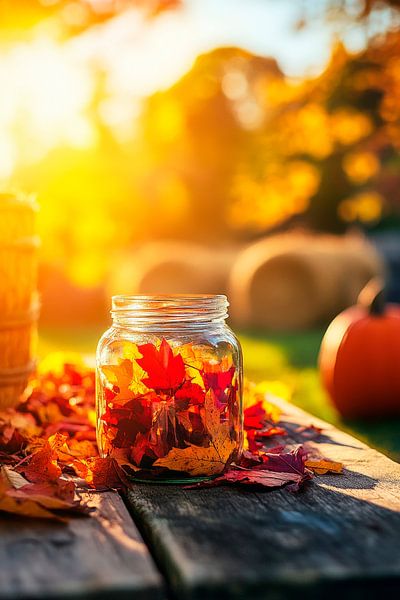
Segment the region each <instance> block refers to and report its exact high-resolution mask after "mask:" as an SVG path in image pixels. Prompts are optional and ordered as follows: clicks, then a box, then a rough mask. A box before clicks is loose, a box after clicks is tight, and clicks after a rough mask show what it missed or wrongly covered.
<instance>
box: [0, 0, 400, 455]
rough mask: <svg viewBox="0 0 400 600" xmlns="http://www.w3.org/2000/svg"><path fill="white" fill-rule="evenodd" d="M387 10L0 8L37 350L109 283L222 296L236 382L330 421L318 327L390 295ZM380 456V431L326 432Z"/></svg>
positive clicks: (217, 5) (1, 170) (220, 2)
mask: <svg viewBox="0 0 400 600" xmlns="http://www.w3.org/2000/svg"><path fill="white" fill-rule="evenodd" d="M399 24H400V2H398V1H397V0H386V1H382V0H380V1H378V0H280V1H277V0H18V2H15V1H14V0H0V90H1V91H0V187H1V188H4V189H7V190H9V189H13V188H14V189H18V190H19V189H22V190H24V191H25V192H28V193H34V194H35V195H37V197H38V201H39V204H40V212H39V229H40V235H41V238H42V248H41V269H40V287H41V297H42V316H41V334H40V335H41V337H40V350H41V353H42V354H43V355H44V354H45V353H46V352H48V351H49V350H55V349H57V350H77V351H83V352H93V351H94V347H95V343H96V339H97V337H98V336H99V334H100V333H101V331H102V330H104V329H105V327H106V326H107V323H108V321H109V316H108V310H109V304H110V296H111V295H112V294H113V293H162V292H164V293H177V292H187V293H201V292H208V293H214V292H215V293H218V292H223V293H227V294H228V295H229V298H230V301H231V322H232V325H233V326H234V327H235V328H236V329H237V330H238V331H239V332H240V333H241V341H242V343H243V346H244V352H245V362H246V371H247V376H248V377H250V378H252V379H255V380H268V385H269V388H270V389H272V390H273V391H274V392H276V393H277V394H279V395H281V396H283V397H285V398H287V399H289V400H292V401H294V402H296V403H297V404H299V405H301V406H303V407H304V408H305V409H307V410H309V411H311V412H312V413H314V414H316V415H318V416H321V417H323V418H325V419H328V420H330V421H332V422H338V416H337V415H336V414H335V412H334V411H333V409H332V408H331V406H330V404H329V402H328V400H327V397H326V395H325V392H324V391H323V390H322V388H321V385H320V383H319V376H318V372H317V368H316V365H317V355H318V349H319V345H320V341H321V339H322V336H323V333H324V330H325V328H326V326H327V324H328V323H329V321H330V320H331V319H332V318H333V317H334V316H335V315H336V314H338V313H339V312H340V311H341V310H343V309H344V308H346V307H347V306H350V305H352V304H354V303H355V301H356V299H357V296H358V294H359V292H360V290H361V289H362V288H363V286H364V285H365V284H366V283H367V282H368V281H369V280H370V279H371V277H374V276H376V275H382V274H383V275H384V276H385V277H386V280H387V291H388V298H389V300H390V301H392V302H400V235H399V232H400V156H399V148H400V32H399ZM341 425H342V426H345V427H347V428H349V429H351V430H352V431H356V433H357V434H358V435H361V436H363V437H366V439H368V440H369V441H372V443H374V445H377V446H379V447H380V448H383V449H384V450H385V451H386V452H389V453H391V454H392V455H393V456H397V457H399V456H400V439H399V438H400V435H399V432H400V427H399V425H398V424H397V425H396V424H394V423H393V422H384V421H382V422H381V423H376V422H375V423H372V424H371V423H370V424H364V423H357V422H352V423H344V424H343V423H342V424H341Z"/></svg>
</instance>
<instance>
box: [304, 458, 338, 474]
mask: <svg viewBox="0 0 400 600" xmlns="http://www.w3.org/2000/svg"><path fill="white" fill-rule="evenodd" d="M304 464H305V466H306V467H307V468H308V469H311V470H312V471H314V473H317V474H318V475H325V473H342V471H343V464H342V463H340V462H334V461H332V460H327V459H326V458H325V459H319V460H306V461H305V463H304Z"/></svg>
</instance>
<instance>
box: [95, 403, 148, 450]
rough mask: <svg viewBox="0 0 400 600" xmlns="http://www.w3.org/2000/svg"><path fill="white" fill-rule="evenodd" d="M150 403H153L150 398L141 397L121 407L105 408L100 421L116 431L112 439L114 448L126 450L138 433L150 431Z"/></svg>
mask: <svg viewBox="0 0 400 600" xmlns="http://www.w3.org/2000/svg"><path fill="white" fill-rule="evenodd" d="M149 396H150V395H149ZM153 396H154V395H153ZM152 401H154V400H153V397H152V396H151V397H150V398H148V397H147V396H142V397H139V398H134V399H133V400H129V402H126V403H125V404H124V405H123V406H117V407H116V408H110V407H108V408H107V410H106V411H105V413H104V414H103V415H102V417H101V419H102V420H103V421H104V422H105V423H106V426H109V427H116V429H117V433H116V436H115V438H114V439H113V446H114V447H115V448H128V447H129V446H131V445H132V444H133V442H134V441H135V438H136V436H137V434H138V433H145V432H146V431H148V430H149V429H150V427H151V423H152V408H151V402H152Z"/></svg>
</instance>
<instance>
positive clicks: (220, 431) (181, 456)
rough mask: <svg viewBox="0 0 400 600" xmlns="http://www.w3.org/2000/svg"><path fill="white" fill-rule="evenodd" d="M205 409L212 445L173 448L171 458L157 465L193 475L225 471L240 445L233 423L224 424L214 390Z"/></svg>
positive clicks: (205, 404)
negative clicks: (235, 437)
mask: <svg viewBox="0 0 400 600" xmlns="http://www.w3.org/2000/svg"><path fill="white" fill-rule="evenodd" d="M204 407H205V411H204V424H205V426H206V429H207V431H208V433H209V435H210V445H209V446H207V447H203V446H195V445H193V444H190V445H189V446H188V447H187V448H172V450H170V451H169V452H168V454H167V456H165V457H164V458H159V459H158V460H156V461H155V463H154V466H156V467H166V468H167V469H171V470H173V471H185V472H186V473H189V474H190V475H193V476H200V475H217V474H218V473H221V472H222V471H223V470H224V468H225V465H226V463H227V462H228V460H229V458H230V457H231V455H232V453H233V451H234V450H235V448H236V443H235V442H234V441H233V440H232V439H231V437H230V432H229V424H228V423H221V416H220V412H219V410H218V407H217V406H216V404H215V401H214V394H213V392H212V390H209V391H208V392H207V394H206V399H205V402H204Z"/></svg>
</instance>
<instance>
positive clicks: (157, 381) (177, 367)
mask: <svg viewBox="0 0 400 600" xmlns="http://www.w3.org/2000/svg"><path fill="white" fill-rule="evenodd" d="M138 350H139V352H140V353H141V355H142V358H137V359H136V362H137V363H138V365H139V366H140V367H142V369H143V370H144V371H146V373H147V375H148V377H145V378H144V379H143V380H142V381H143V383H144V384H145V385H147V387H148V388H149V389H153V390H155V391H156V392H160V391H162V392H165V393H168V394H169V395H173V393H174V392H175V391H176V390H177V389H178V388H179V387H180V386H181V385H182V384H183V382H184V380H185V364H184V362H183V358H182V356H181V355H180V354H177V355H176V356H174V353H173V352H172V348H171V346H170V345H169V344H168V342H167V341H166V340H165V339H164V338H163V339H162V341H161V345H160V348H159V350H157V347H156V346H155V345H154V344H142V345H141V346H138Z"/></svg>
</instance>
